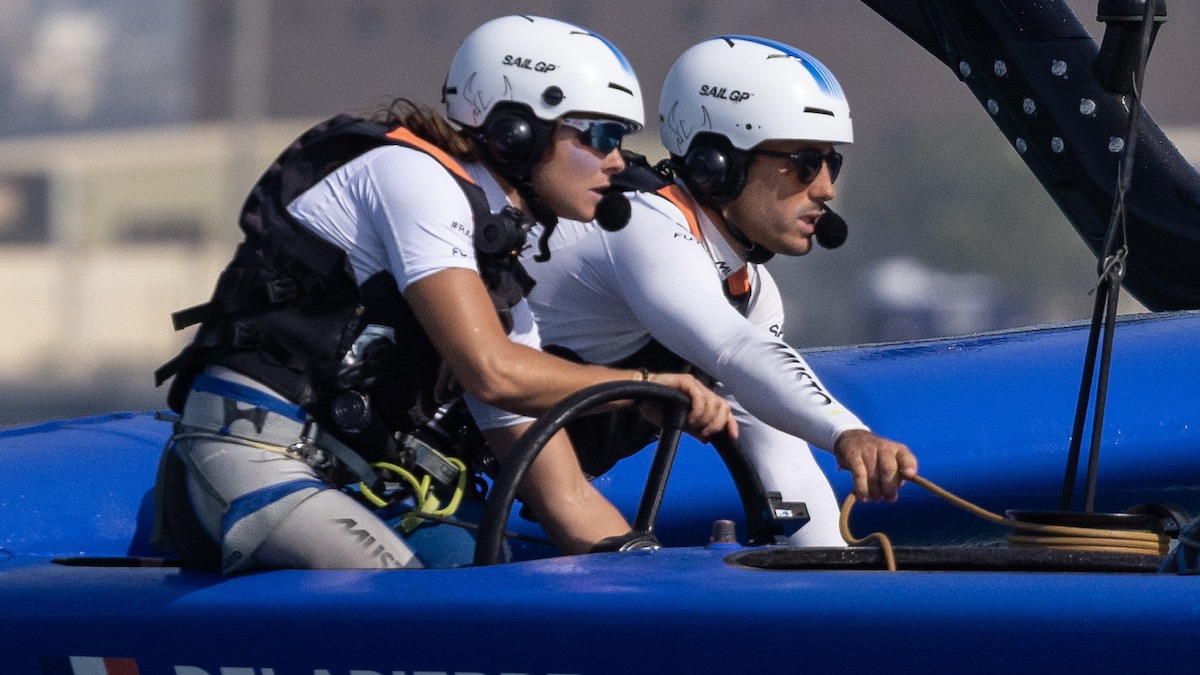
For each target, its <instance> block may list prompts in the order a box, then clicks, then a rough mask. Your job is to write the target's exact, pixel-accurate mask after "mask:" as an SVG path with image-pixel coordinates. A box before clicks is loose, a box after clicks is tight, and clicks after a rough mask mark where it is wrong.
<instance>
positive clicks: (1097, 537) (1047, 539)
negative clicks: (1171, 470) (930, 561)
mask: <svg viewBox="0 0 1200 675" xmlns="http://www.w3.org/2000/svg"><path fill="white" fill-rule="evenodd" d="M912 482H913V483H915V484H917V485H919V486H921V487H923V488H925V489H926V490H928V491H929V492H931V493H933V494H934V495H936V496H938V497H941V498H942V499H944V500H946V501H948V502H950V503H951V504H953V505H954V506H957V507H958V508H960V509H963V510H964V511H967V512H968V513H972V514H974V515H976V516H978V517H980V518H982V519H983V520H986V521H988V522H990V523H993V524H996V525H1000V526H1002V527H1008V528H1012V529H1013V530H1015V531H1014V532H1013V533H1011V534H1009V535H1008V544H1009V546H1015V547H1026V548H1051V549H1060V550H1070V551H1102V552H1109V553H1139V554H1143V555H1155V556H1163V555H1166V553H1167V550H1168V547H1169V546H1170V543H1171V540H1170V538H1169V537H1167V536H1166V535H1163V534H1157V533H1154V532H1148V531H1144V530H1140V531H1139V530H1109V529H1103V528H1095V527H1075V526H1071V525H1045V524H1041V523H1024V522H1020V521H1017V520H1013V519H1012V518H1005V517H1004V516H1001V515H997V514H995V513H992V512H991V511H988V510H987V509H984V508H981V507H979V506H976V505H975V504H972V503H971V502H968V501H967V500H965V499H963V498H961V497H959V496H957V495H954V494H951V493H950V492H949V491H947V490H945V489H944V488H941V487H939V486H937V485H935V484H934V483H932V482H931V481H929V480H926V479H925V478H922V477H920V476H917V477H915V478H913V479H912ZM854 502H855V498H854V493H850V494H849V495H848V496H847V497H846V499H845V501H844V502H842V512H841V518H840V519H839V521H838V526H839V528H840V529H841V532H842V538H843V539H845V540H846V543H847V544H849V545H851V546H860V545H862V544H865V543H868V542H871V541H875V542H878V544H879V548H880V550H881V552H882V553H883V559H884V563H885V564H886V565H887V568H888V569H889V570H892V571H895V569H896V556H895V554H894V552H893V551H892V542H891V540H890V539H888V537H887V535H885V534H883V533H882V532H874V533H872V534H869V535H867V536H865V537H862V538H861V539H859V538H855V537H854V535H852V534H851V533H850V509H851V508H852V507H853V506H854Z"/></svg>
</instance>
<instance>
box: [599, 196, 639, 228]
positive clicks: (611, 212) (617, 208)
mask: <svg viewBox="0 0 1200 675" xmlns="http://www.w3.org/2000/svg"><path fill="white" fill-rule="evenodd" d="M632 212H633V209H632V207H630V205H629V199H628V198H627V197H626V196H625V195H623V194H621V193H620V192H606V193H605V194H604V196H603V197H601V198H600V202H599V203H598V204H596V224H597V225H599V226H600V227H602V228H603V229H604V230H605V231H608V232H616V231H618V230H620V229H621V228H622V227H625V226H626V225H628V224H629V215H630V214H631V213H632Z"/></svg>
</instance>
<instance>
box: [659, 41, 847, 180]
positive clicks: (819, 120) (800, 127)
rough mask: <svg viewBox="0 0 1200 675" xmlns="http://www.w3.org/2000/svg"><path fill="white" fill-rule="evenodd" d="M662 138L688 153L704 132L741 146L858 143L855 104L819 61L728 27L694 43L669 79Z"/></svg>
mask: <svg viewBox="0 0 1200 675" xmlns="http://www.w3.org/2000/svg"><path fill="white" fill-rule="evenodd" d="M658 116H659V123H660V131H661V134H662V142H663V146H665V147H666V149H667V151H668V152H670V153H671V154H672V155H675V156H683V155H685V154H686V153H687V151H688V148H689V146H690V145H691V142H692V139H693V138H694V137H695V136H696V134H699V133H708V134H716V135H719V136H723V137H725V138H726V139H728V141H729V143H730V144H731V145H732V146H733V147H734V148H738V149H740V150H749V149H751V148H753V147H754V146H756V145H758V144H759V143H761V142H763V141H767V140H774V139H780V140H809V141H823V142H830V143H851V142H853V141H854V131H853V129H852V127H851V124H850V105H849V104H848V103H847V102H846V95H845V94H844V93H842V87H841V85H839V84H838V81H837V78H835V77H834V76H833V73H831V72H829V69H828V68H826V67H825V66H824V65H823V64H822V63H821V62H820V61H818V60H816V59H814V58H813V57H812V56H809V55H808V54H806V53H804V52H802V51H800V50H799V49H796V48H795V47H789V46H788V45H785V44H783V43H780V42H775V41H773V40H767V39H764V38H758V37H750V36H746V35H723V36H720V37H715V38H711V39H709V40H705V41H704V42H701V43H699V44H697V45H695V46H693V47H692V48H691V49H688V50H687V51H686V52H684V53H683V55H682V56H680V57H679V59H678V60H676V61H675V64H674V65H673V66H671V70H670V72H668V73H667V79H666V81H665V82H664V83H663V90H662V97H661V98H660V99H659V107H658Z"/></svg>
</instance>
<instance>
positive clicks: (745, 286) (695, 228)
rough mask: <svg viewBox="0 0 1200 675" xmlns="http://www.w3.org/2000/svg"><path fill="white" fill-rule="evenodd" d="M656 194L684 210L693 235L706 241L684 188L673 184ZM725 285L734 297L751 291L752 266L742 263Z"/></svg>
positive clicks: (699, 239)
mask: <svg viewBox="0 0 1200 675" xmlns="http://www.w3.org/2000/svg"><path fill="white" fill-rule="evenodd" d="M656 194H658V196H660V197H662V198H663V199H666V200H667V201H669V202H671V203H672V204H674V205H675V206H676V207H678V209H679V210H680V211H682V212H683V217H684V218H687V223H688V229H690V230H691V231H692V236H693V237H695V238H696V240H697V241H704V235H703V234H701V232H700V220H699V219H698V218H696V209H695V205H694V204H693V202H692V200H691V199H689V198H688V196H687V194H686V193H685V192H684V191H683V188H681V187H679V186H678V185H674V184H672V185H668V186H666V187H662V188H659V189H658V191H657V193H656ZM725 286H726V288H728V289H729V293H730V294H731V295H733V296H734V297H740V296H742V295H745V294H746V293H749V292H750V266H749V265H742V266H741V268H739V269H738V271H736V272H734V273H733V274H731V275H729V276H728V277H727V278H726V279H725Z"/></svg>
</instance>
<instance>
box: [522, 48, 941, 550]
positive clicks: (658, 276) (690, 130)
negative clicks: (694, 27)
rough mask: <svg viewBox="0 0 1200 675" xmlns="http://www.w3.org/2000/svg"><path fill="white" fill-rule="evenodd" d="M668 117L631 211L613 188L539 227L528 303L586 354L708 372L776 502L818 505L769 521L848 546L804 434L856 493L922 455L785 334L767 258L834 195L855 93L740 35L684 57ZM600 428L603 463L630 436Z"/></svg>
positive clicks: (803, 244) (592, 463) (803, 539)
mask: <svg viewBox="0 0 1200 675" xmlns="http://www.w3.org/2000/svg"><path fill="white" fill-rule="evenodd" d="M659 118H660V121H661V127H662V141H663V144H664V146H665V147H666V149H667V151H668V152H669V153H670V160H669V161H668V162H666V163H665V165H660V167H659V170H658V171H657V172H655V171H653V170H651V169H649V167H645V168H643V169H637V168H636V167H630V169H627V170H626V172H625V173H624V174H623V175H622V176H621V177H619V179H624V183H625V185H626V186H634V187H636V188H637V189H636V190H635V191H631V192H627V193H626V196H627V197H628V199H629V202H630V210H629V214H628V215H629V217H628V224H626V225H624V226H623V227H622V225H621V224H622V222H623V221H624V220H625V217H624V216H625V214H624V213H621V211H622V209H621V208H614V209H605V208H603V206H605V205H604V204H602V208H601V212H600V213H598V220H597V221H593V222H590V223H576V222H566V221H564V222H562V223H559V224H558V226H557V228H556V229H554V230H552V231H551V233H550V234H549V235H546V234H545V232H544V231H543V232H537V233H535V234H536V235H537V239H536V242H535V243H536V245H537V246H539V247H540V255H538V256H536V259H537V260H539V261H540V262H537V263H535V264H532V265H530V267H529V269H530V272H531V274H532V275H533V276H534V278H535V279H536V280H537V286H536V288H535V289H534V291H533V292H532V294H531V295H530V303H531V305H532V306H533V308H534V313H535V315H536V317H537V321H538V325H539V328H540V330H541V334H542V338H543V343H544V344H545V345H546V349H547V350H557V351H558V352H559V353H563V354H564V355H567V356H568V357H573V358H577V359H579V360H581V361H584V362H588V363H598V364H608V365H621V366H624V367H638V366H651V367H660V368H665V367H666V364H668V363H671V362H672V360H674V361H675V362H676V363H679V362H680V361H682V362H686V363H685V364H683V365H685V366H686V365H687V364H690V365H691V366H694V367H695V368H697V369H698V370H699V371H701V372H703V373H705V374H707V375H709V376H711V377H712V378H714V379H715V381H716V382H717V390H718V392H720V393H723V394H725V395H726V396H727V397H728V399H729V400H730V402H731V403H732V404H733V407H734V411H735V414H736V416H737V419H738V422H739V428H740V433H741V439H742V446H743V448H744V449H745V451H746V453H747V454H748V455H749V459H750V462H751V464H753V466H754V468H755V469H756V470H757V473H758V475H759V477H760V478H761V481H762V487H763V488H765V491H766V493H767V494H771V493H778V494H775V495H771V497H772V499H774V500H775V501H774V502H772V503H771V504H772V505H773V506H774V507H782V508H775V510H776V511H780V512H785V513H786V512H788V511H791V512H792V513H802V512H803V510H804V509H799V508H798V503H800V502H803V503H804V504H805V506H806V507H807V512H808V515H809V517H810V518H811V521H810V522H808V523H807V524H804V520H803V518H800V519H799V520H798V522H794V523H791V524H788V523H786V522H781V523H776V524H775V526H774V535H775V538H776V539H785V540H787V541H790V542H791V543H793V544H797V545H808V546H837V545H842V544H843V541H842V538H841V536H840V534H839V531H838V505H837V503H836V499H835V497H834V494H833V491H832V489H831V487H830V485H829V482H828V480H827V479H826V477H825V476H824V475H823V474H822V473H821V471H820V469H819V467H818V465H817V464H816V462H815V460H814V459H813V457H812V453H811V451H810V450H809V448H808V447H807V446H806V444H805V441H807V442H808V443H811V444H813V445H816V446H817V447H820V448H823V449H826V450H829V451H831V452H832V453H833V454H834V455H835V456H836V458H837V461H838V465H839V466H841V467H842V468H844V469H846V470H848V471H850V472H851V474H852V475H853V479H854V492H855V494H856V496H857V497H858V498H859V499H861V500H879V499H884V500H894V499H895V498H896V496H897V490H898V489H899V487H900V486H901V485H902V483H903V482H904V479H906V478H913V477H914V476H915V475H916V470H917V461H916V458H915V456H914V455H913V453H912V452H911V451H910V450H909V449H908V448H907V447H905V446H904V445H902V444H900V443H896V442H894V441H891V440H888V439H885V438H882V437H880V436H878V435H876V434H874V433H872V432H871V431H869V430H868V429H867V427H866V425H864V424H863V422H862V421H861V420H859V419H858V418H857V417H856V416H855V415H854V414H853V413H852V412H851V411H849V410H848V409H846V407H845V406H843V405H842V404H841V403H839V402H838V401H837V399H836V398H835V397H834V395H833V393H832V392H830V391H828V390H827V389H826V387H825V386H824V385H823V384H822V383H821V381H820V380H819V379H818V377H817V376H816V374H815V373H814V372H813V371H812V369H811V368H810V367H809V366H808V364H807V363H806V362H805V360H804V359H803V358H802V357H801V356H800V355H799V354H798V353H797V352H796V351H795V350H793V349H792V348H791V347H789V346H788V345H787V344H785V343H784V341H783V339H782V337H783V319H784V317H783V305H782V301H781V298H780V295H779V290H778V288H777V287H776V285H775V282H774V281H773V280H772V278H771V276H770V274H769V273H768V272H767V269H766V268H765V267H764V266H762V263H764V262H766V261H767V260H768V259H769V258H770V257H771V256H772V255H774V254H776V253H779V254H784V255H793V256H799V255H804V254H806V253H808V252H809V250H810V249H811V248H812V240H813V238H814V235H815V234H817V229H818V223H819V222H821V221H820V219H821V217H822V215H823V214H824V213H825V212H826V211H827V207H826V203H827V202H829V201H830V200H832V199H833V198H834V196H835V194H836V192H835V189H834V180H835V179H836V178H837V175H838V171H839V170H840V169H841V165H842V156H841V155H840V154H839V153H838V152H837V151H836V149H835V147H836V146H837V145H839V144H843V143H850V142H851V141H852V140H853V133H852V130H851V122H850V110H849V106H848V104H847V103H846V99H845V96H844V94H843V92H842V89H841V87H840V85H839V84H838V82H837V80H836V79H835V78H834V76H833V74H832V73H830V72H829V70H828V69H826V68H825V66H824V65H822V64H821V63H820V62H819V61H817V60H816V59H815V58H813V57H812V56H810V55H808V54H806V53H804V52H802V51H800V50H798V49H795V48H793V47H790V46H787V45H784V44H780V43H777V42H773V41H770V40H765V39H761V38H756V37H747V36H732V35H731V36H723V37H717V38H713V39H710V40H706V41H704V42H701V43H699V44H697V45H695V46H693V47H692V48H690V49H688V50H687V51H686V52H685V53H684V54H683V55H682V56H680V58H679V59H678V60H677V61H676V62H675V64H674V66H673V67H672V68H671V70H670V72H669V73H668V75H667V78H666V81H665V83H664V85H663V92H662V98H661V100H660V103H659ZM614 182H618V181H617V180H615V181H614ZM614 214H615V215H614ZM606 221H608V222H606ZM843 226H844V225H843ZM843 234H844V233H843ZM836 235H837V233H836V232H835V233H834V236H835V237H836ZM608 424H609V425H610V426H609V427H608V429H610V430H611V429H613V428H618V429H620V430H621V431H620V432H619V433H615V434H613V435H617V436H620V435H622V434H624V435H626V437H628V436H629V435H632V436H634V437H636V436H637V433H636V427H637V426H638V425H637V424H636V423H633V422H631V421H629V420H626V421H625V422H620V423H617V422H613V421H612V420H610V421H608ZM614 424H616V427H614V426H612V425H614ZM576 431H577V432H579V431H582V429H577V430H576ZM601 431H602V430H601V429H598V428H597V427H595V426H594V427H593V428H591V429H588V430H587V432H586V433H573V434H572V438H573V439H574V440H576V445H577V448H578V449H579V450H580V451H581V459H582V461H583V464H584V468H585V470H586V471H588V472H589V473H590V474H593V475H595V474H597V473H599V472H602V471H604V470H606V469H607V468H608V467H610V466H611V465H612V463H613V462H615V461H616V460H617V459H619V457H620V456H621V453H622V452H624V453H626V454H627V453H628V452H629V451H631V450H633V449H634V448H635V447H636V445H637V444H636V443H632V444H629V445H628V446H627V447H625V448H623V449H622V448H617V449H616V454H615V455H614V454H613V451H611V450H605V449H604V448H589V447H588V445H587V444H586V438H585V437H586V436H588V435H591V436H596V434H597V433H600V432H601ZM607 440H609V441H611V438H608V439H607ZM618 445H619V444H618ZM593 451H594V452H596V453H598V455H597V456H590V455H589V452H593ZM797 526H798V529H797Z"/></svg>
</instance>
